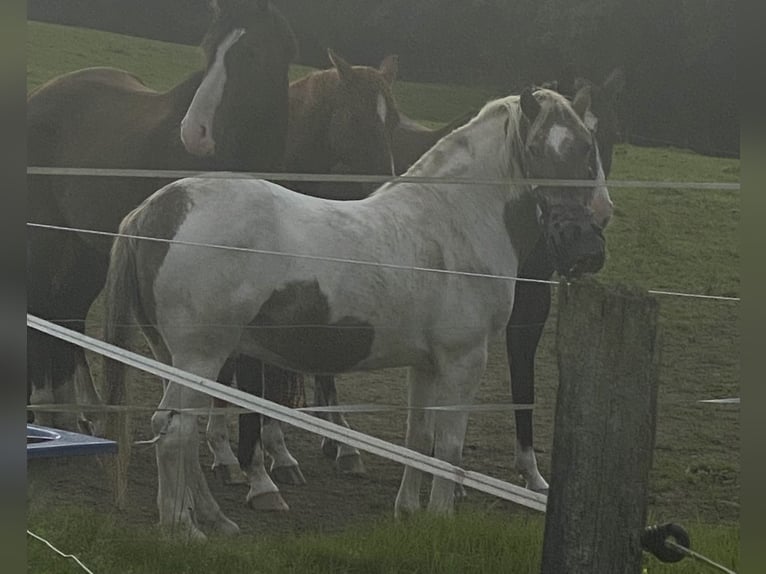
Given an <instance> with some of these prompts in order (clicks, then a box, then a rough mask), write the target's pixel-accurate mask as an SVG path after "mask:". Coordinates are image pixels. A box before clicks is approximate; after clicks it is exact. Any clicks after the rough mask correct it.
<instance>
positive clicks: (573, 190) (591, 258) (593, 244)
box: [520, 89, 613, 277]
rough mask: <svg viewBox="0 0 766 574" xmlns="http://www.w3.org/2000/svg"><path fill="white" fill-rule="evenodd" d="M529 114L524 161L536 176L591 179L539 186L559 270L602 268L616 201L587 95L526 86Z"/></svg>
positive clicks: (540, 209) (541, 213)
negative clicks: (588, 120) (573, 95)
mask: <svg viewBox="0 0 766 574" xmlns="http://www.w3.org/2000/svg"><path fill="white" fill-rule="evenodd" d="M520 103H521V112H522V114H523V116H524V118H525V119H526V130H524V131H525V135H524V147H523V160H522V162H523V165H524V169H525V174H526V177H528V178H532V179H567V180H575V179H576V180H590V181H592V185H591V184H588V185H585V186H583V187H569V186H549V185H538V186H536V187H535V188H534V194H535V199H536V201H537V214H538V222H539V224H540V226H541V228H542V232H543V235H544V236H545V240H546V242H547V244H548V248H549V251H550V253H551V255H552V256H553V259H554V262H555V266H556V270H557V271H558V272H559V274H561V275H564V276H569V277H574V276H578V275H581V274H582V273H586V272H591V273H593V272H596V271H598V270H600V269H601V267H603V265H604V261H605V258H606V243H605V240H604V236H603V233H602V231H603V229H604V228H605V227H606V225H607V224H608V222H609V219H610V218H611V215H612V209H613V205H612V201H611V199H610V198H609V192H608V190H607V187H606V181H605V176H604V169H603V166H602V164H601V159H600V155H599V148H598V145H597V144H596V140H595V136H594V134H593V132H592V131H591V130H590V129H589V128H588V126H587V125H586V118H587V117H588V113H589V110H590V101H589V98H588V97H587V95H583V96H581V98H580V99H579V100H577V101H575V102H574V103H573V104H571V105H570V103H569V102H568V101H567V100H566V98H564V97H563V96H561V95H560V94H558V93H556V92H553V91H551V90H547V89H539V90H536V91H533V90H531V89H527V90H525V91H524V92H523V93H522V95H521V98H520Z"/></svg>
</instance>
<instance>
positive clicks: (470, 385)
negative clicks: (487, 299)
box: [428, 345, 487, 514]
mask: <svg viewBox="0 0 766 574" xmlns="http://www.w3.org/2000/svg"><path fill="white" fill-rule="evenodd" d="M439 362H440V363H443V364H442V366H441V368H440V372H441V375H440V376H439V378H438V382H437V385H438V386H437V388H436V396H437V404H440V405H450V404H452V405H454V404H459V405H467V404H471V403H472V402H473V400H474V397H475V396H476V391H477V390H478V388H479V383H480V381H481V375H482V373H483V372H484V368H485V367H486V365H487V348H486V345H482V346H481V347H478V348H476V349H474V350H472V351H471V352H469V353H467V354H466V355H464V356H463V357H461V358H460V360H458V361H457V362H453V361H450V362H449V363H447V362H446V361H444V360H442V361H439ZM434 419H435V420H434V457H435V458H438V459H440V460H444V461H446V462H449V463H450V464H454V465H455V466H460V463H461V461H462V458H463V443H464V441H465V431H466V427H467V425H468V411H437V412H436V413H435V415H434ZM455 484H456V483H455V482H454V481H452V480H449V479H446V478H440V477H438V476H435V477H434V479H433V483H432V485H431V496H430V499H429V501H428V510H429V511H430V512H434V513H437V514H452V513H453V512H454V509H455V490H456V489H455ZM457 484H459V483H457Z"/></svg>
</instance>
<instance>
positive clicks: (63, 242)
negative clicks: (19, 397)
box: [27, 234, 108, 434]
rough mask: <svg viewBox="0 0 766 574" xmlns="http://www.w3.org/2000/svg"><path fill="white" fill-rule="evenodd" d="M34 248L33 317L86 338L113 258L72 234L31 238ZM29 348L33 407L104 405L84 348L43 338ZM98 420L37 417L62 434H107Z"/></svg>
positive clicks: (80, 415) (31, 253)
mask: <svg viewBox="0 0 766 574" xmlns="http://www.w3.org/2000/svg"><path fill="white" fill-rule="evenodd" d="M29 243H30V245H29V248H28V249H29V251H28V253H27V257H28V267H27V274H28V276H29V277H30V278H34V281H35V283H36V284H35V286H34V287H32V288H30V290H29V294H28V297H29V300H28V307H29V310H30V312H31V313H32V314H35V315H39V316H41V317H43V318H46V317H48V318H52V319H53V320H56V319H63V320H66V321H67V323H66V324H65V326H66V327H67V328H69V329H72V330H74V331H76V332H78V333H84V332H85V318H86V317H87V315H88V310H89V309H90V306H91V305H92V304H93V301H94V300H95V299H96V297H97V296H98V294H99V292H100V291H101V289H102V287H103V284H104V278H105V277H106V270H107V265H108V260H107V258H106V257H105V256H104V255H102V254H100V253H98V252H96V251H95V250H93V249H90V248H88V247H87V246H86V245H85V244H84V243H83V242H82V240H81V239H79V238H78V237H76V236H74V235H71V234H70V235H66V236H64V235H61V234H56V235H55V236H54V238H51V237H47V236H46V237H30V242H29ZM53 254H55V257H54V256H52V255H53ZM29 344H30V348H28V351H27V365H28V368H29V369H30V383H29V384H30V385H31V393H30V402H31V403H32V404H41V403H42V402H43V401H46V402H50V403H57V404H87V405H100V404H101V399H100V397H99V396H98V392H97V391H96V388H95V385H94V384H93V379H92V378H91V375H90V368H89V366H88V362H87V360H86V359H85V351H84V350H83V349H82V348H81V347H79V346H77V345H72V344H70V343H65V342H63V341H60V340H57V339H55V338H53V337H50V336H47V335H40V334H38V336H36V337H32V338H30V343H29ZM93 419H94V420H93V421H91V420H90V418H89V417H88V416H86V415H85V414H84V413H82V412H80V413H76V412H73V413H57V414H55V415H48V416H43V417H42V418H40V417H36V420H38V421H40V422H41V423H42V422H43V421H44V422H45V424H48V425H50V426H55V427H57V428H64V429H69V430H79V431H81V432H87V433H90V434H103V432H104V430H105V428H104V426H105V422H106V421H105V420H104V419H103V418H102V417H97V416H94V417H93Z"/></svg>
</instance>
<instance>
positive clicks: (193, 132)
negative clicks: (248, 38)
mask: <svg viewBox="0 0 766 574" xmlns="http://www.w3.org/2000/svg"><path fill="white" fill-rule="evenodd" d="M244 33H245V30H244V29H243V28H237V29H236V30H233V31H232V32H230V33H229V35H228V36H227V37H226V38H225V39H224V40H223V42H221V44H220V45H219V46H218V49H217V50H216V54H215V60H214V61H213V64H212V65H211V66H210V69H209V70H208V71H207V74H205V77H204V78H203V79H202V83H201V84H200V86H199V88H197V91H196V92H195V94H194V98H193V99H192V102H191V105H190V106H189V109H188V110H187V111H186V115H185V116H184V119H183V120H181V141H182V142H183V144H184V147H185V148H186V151H188V152H189V153H191V154H194V155H198V156H208V155H213V154H214V153H215V140H214V139H213V118H215V113H216V110H218V106H219V105H220V104H221V98H223V90H224V87H225V86H226V65H225V63H224V58H225V57H226V52H228V51H229V49H230V48H231V47H232V46H233V45H234V44H236V42H237V40H239V39H240V38H241V37H242V35H243V34H244Z"/></svg>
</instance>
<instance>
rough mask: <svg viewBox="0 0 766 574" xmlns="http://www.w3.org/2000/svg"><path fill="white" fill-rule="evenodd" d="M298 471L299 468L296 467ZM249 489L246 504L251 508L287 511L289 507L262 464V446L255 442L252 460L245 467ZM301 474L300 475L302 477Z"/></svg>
mask: <svg viewBox="0 0 766 574" xmlns="http://www.w3.org/2000/svg"><path fill="white" fill-rule="evenodd" d="M298 472H300V469H298ZM247 475H248V477H249V479H250V490H249V491H248V493H247V499H246V500H247V505H248V506H249V507H250V508H252V509H253V510H265V511H287V510H290V507H289V506H288V505H287V503H286V502H285V501H284V499H283V498H282V495H281V494H280V493H279V487H277V485H276V484H275V483H274V481H273V480H271V477H270V476H269V473H268V472H266V466H265V465H264V456H263V447H262V446H261V443H260V441H258V442H256V444H255V450H254V453H253V462H252V464H251V465H250V468H248V469H247ZM302 476H303V475H301V477H302Z"/></svg>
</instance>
